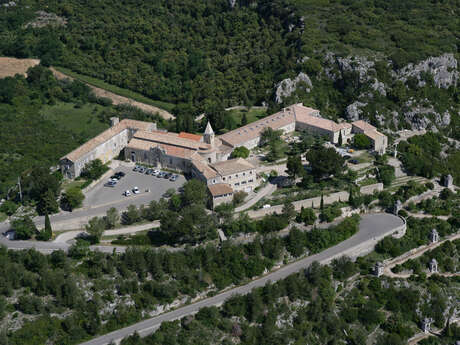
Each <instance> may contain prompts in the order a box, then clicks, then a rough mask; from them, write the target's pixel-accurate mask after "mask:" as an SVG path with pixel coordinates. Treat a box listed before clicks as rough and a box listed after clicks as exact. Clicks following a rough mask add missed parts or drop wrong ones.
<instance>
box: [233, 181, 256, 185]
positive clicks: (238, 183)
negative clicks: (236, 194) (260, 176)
mask: <svg viewBox="0 0 460 345" xmlns="http://www.w3.org/2000/svg"><path fill="white" fill-rule="evenodd" d="M252 182H254V180H248V181H241V183H240V182H237V183H235V184H234V186H239V185H240V184H246V183H252Z"/></svg>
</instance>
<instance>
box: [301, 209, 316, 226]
mask: <svg viewBox="0 0 460 345" xmlns="http://www.w3.org/2000/svg"><path fill="white" fill-rule="evenodd" d="M297 221H298V222H303V223H305V225H313V224H314V223H315V222H316V214H315V211H313V209H312V208H302V209H301V210H300V213H299V215H298V216H297Z"/></svg>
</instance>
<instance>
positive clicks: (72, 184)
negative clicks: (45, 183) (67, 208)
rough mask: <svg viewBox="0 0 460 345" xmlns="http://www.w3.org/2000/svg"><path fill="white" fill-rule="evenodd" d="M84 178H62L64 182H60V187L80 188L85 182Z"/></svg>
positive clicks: (66, 188) (65, 188)
mask: <svg viewBox="0 0 460 345" xmlns="http://www.w3.org/2000/svg"><path fill="white" fill-rule="evenodd" d="M85 182H86V181H85V180H83V179H82V180H64V182H63V183H62V189H64V191H66V190H68V189H70V188H73V187H78V188H82V186H83V185H84V184H85Z"/></svg>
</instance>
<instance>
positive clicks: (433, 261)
mask: <svg viewBox="0 0 460 345" xmlns="http://www.w3.org/2000/svg"><path fill="white" fill-rule="evenodd" d="M429 267H430V272H431V273H438V261H437V260H436V259H435V258H433V259H431V261H430V263H429Z"/></svg>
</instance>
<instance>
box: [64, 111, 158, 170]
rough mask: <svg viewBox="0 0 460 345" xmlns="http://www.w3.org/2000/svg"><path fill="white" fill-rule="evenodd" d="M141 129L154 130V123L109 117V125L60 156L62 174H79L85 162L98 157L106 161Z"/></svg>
mask: <svg viewBox="0 0 460 345" xmlns="http://www.w3.org/2000/svg"><path fill="white" fill-rule="evenodd" d="M139 130H142V131H145V132H151V131H154V130H156V124H155V123H152V122H143V121H136V120H129V119H124V120H122V121H119V119H118V118H117V117H114V118H111V127H110V128H109V129H107V130H105V131H104V132H102V133H101V134H99V135H98V136H96V137H94V138H93V139H91V140H89V141H87V142H86V143H85V144H83V145H81V146H80V147H78V148H76V149H75V150H73V151H72V152H70V153H68V154H67V155H65V156H64V157H62V158H61V159H60V161H59V166H60V168H61V172H62V175H63V176H64V177H67V178H75V177H78V176H80V173H81V170H82V169H83V168H84V166H85V165H86V163H89V162H91V161H93V160H95V159H100V160H101V161H102V163H107V162H108V161H110V160H112V159H113V158H114V157H116V156H118V155H119V154H120V152H121V151H122V150H123V149H124V148H125V147H126V146H127V145H128V142H129V141H130V140H131V139H132V137H133V136H134V133H136V132H137V131H139Z"/></svg>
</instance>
